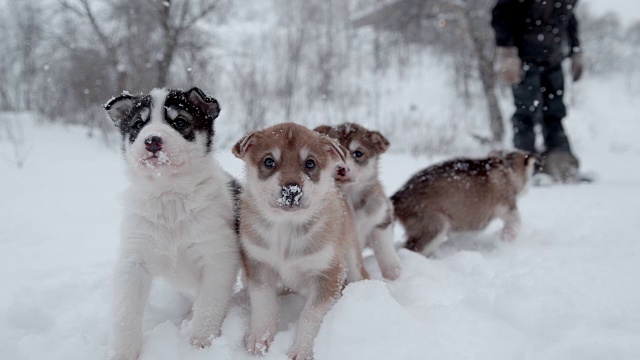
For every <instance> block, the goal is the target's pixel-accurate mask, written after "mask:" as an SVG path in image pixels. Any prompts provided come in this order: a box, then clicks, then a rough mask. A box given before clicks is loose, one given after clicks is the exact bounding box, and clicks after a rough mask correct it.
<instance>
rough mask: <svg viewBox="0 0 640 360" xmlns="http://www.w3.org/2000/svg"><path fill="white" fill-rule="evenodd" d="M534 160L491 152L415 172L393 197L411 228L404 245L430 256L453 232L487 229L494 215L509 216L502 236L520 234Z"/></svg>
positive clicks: (398, 212) (399, 216) (398, 215)
mask: <svg viewBox="0 0 640 360" xmlns="http://www.w3.org/2000/svg"><path fill="white" fill-rule="evenodd" d="M535 162H536V159H535V157H533V156H531V155H529V154H527V153H524V152H511V153H508V154H501V153H492V155H491V156H489V158H486V159H480V160H472V159H458V160H452V161H447V162H444V163H442V164H438V165H434V166H431V167H428V168H426V169H425V170H422V171H421V172H419V173H417V174H415V175H414V176H413V177H412V178H411V179H410V180H409V181H408V182H407V183H406V184H405V185H404V186H403V187H402V188H401V189H400V190H398V192H396V193H395V194H394V195H393V196H392V197H391V201H392V202H393V206H394V210H395V216H396V218H397V219H398V220H399V221H400V223H402V225H403V226H404V228H405V230H406V233H407V242H406V244H405V247H406V248H408V249H410V250H413V251H417V252H421V253H423V254H425V255H430V254H432V253H433V251H434V250H435V249H436V248H437V247H438V246H439V245H440V244H442V243H443V242H445V241H446V240H447V234H448V233H449V232H452V231H474V230H482V229H484V228H485V227H486V226H487V225H488V224H489V222H491V221H492V220H493V219H495V218H499V219H502V220H503V221H504V228H503V229H502V238H503V239H505V240H513V239H515V237H516V235H517V233H518V230H519V227H520V214H519V212H518V207H517V205H516V200H517V198H518V196H519V195H522V194H524V193H525V192H526V191H525V190H526V189H527V184H528V182H529V180H530V179H531V175H532V174H533V168H534V166H535Z"/></svg>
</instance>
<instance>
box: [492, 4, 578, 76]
mask: <svg viewBox="0 0 640 360" xmlns="http://www.w3.org/2000/svg"><path fill="white" fill-rule="evenodd" d="M577 1H578V0H498V2H497V4H496V5H495V6H494V8H493V13H492V15H493V16H492V19H491V26H493V29H494V30H495V33H496V45H498V46H515V47H517V48H518V54H519V55H520V58H521V59H522V60H523V61H524V62H528V63H533V64H537V65H543V66H554V65H558V64H560V63H561V62H562V60H563V59H564V58H565V57H567V56H571V55H572V54H573V52H574V51H579V48H580V41H579V40H578V21H577V20H576V18H575V16H574V13H573V10H574V8H575V6H576V3H577Z"/></svg>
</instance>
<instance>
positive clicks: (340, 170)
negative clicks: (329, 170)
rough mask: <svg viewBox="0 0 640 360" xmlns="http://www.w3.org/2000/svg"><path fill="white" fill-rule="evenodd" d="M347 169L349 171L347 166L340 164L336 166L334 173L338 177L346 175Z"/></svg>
mask: <svg viewBox="0 0 640 360" xmlns="http://www.w3.org/2000/svg"><path fill="white" fill-rule="evenodd" d="M349 171H350V170H349V168H346V167H344V166H340V165H338V166H336V174H337V176H339V177H346V176H347V174H348V173H349Z"/></svg>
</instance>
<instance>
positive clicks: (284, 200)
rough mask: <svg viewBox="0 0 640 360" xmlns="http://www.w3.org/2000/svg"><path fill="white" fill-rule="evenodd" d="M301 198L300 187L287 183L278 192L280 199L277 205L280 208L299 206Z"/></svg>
mask: <svg viewBox="0 0 640 360" xmlns="http://www.w3.org/2000/svg"><path fill="white" fill-rule="evenodd" d="M301 197H302V187H301V186H300V184H297V183H289V184H286V185H284V186H283V187H282V189H281V190H280V198H279V199H278V204H279V205H280V206H289V207H294V206H300V198H301Z"/></svg>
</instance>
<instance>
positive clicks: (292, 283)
mask: <svg viewBox="0 0 640 360" xmlns="http://www.w3.org/2000/svg"><path fill="white" fill-rule="evenodd" d="M233 153H234V154H235V156H236V157H238V158H240V159H242V160H243V161H244V162H245V165H246V167H245V168H246V174H247V183H246V186H244V188H243V193H242V194H241V196H240V244H241V250H242V256H243V264H244V270H245V275H246V285H247V289H248V292H249V298H250V302H251V322H250V326H249V329H248V332H247V335H246V338H245V340H246V347H247V351H248V352H249V353H251V354H264V353H265V352H266V351H267V350H268V348H269V346H270V344H271V342H272V341H273V337H274V335H275V332H276V323H277V319H278V305H277V302H276V299H277V286H278V281H281V282H282V283H283V284H284V285H285V286H286V287H287V288H290V289H292V290H294V291H297V292H299V293H301V294H302V295H304V296H306V298H307V301H306V305H305V307H304V310H303V311H302V314H301V316H300V320H299V322H298V329H297V332H296V338H295V341H294V343H293V346H291V348H290V350H289V353H288V355H289V358H291V359H296V360H302V359H312V358H313V342H314V339H315V337H316V335H317V333H318V330H319V329H320V324H321V323H322V319H323V317H324V315H325V314H326V313H327V311H328V310H329V308H330V307H331V305H332V304H333V302H334V301H335V300H336V299H337V298H338V297H339V295H340V292H341V289H342V287H343V283H344V280H345V277H347V280H348V281H355V280H360V279H362V278H364V277H365V275H363V269H364V268H363V267H362V262H361V258H359V257H358V256H357V255H359V253H360V252H359V249H358V246H357V243H356V241H357V239H356V236H355V230H354V227H353V219H352V218H351V216H350V212H349V211H348V210H347V205H346V203H345V201H344V199H342V196H341V194H340V192H339V190H338V189H337V188H336V186H335V183H334V179H333V172H334V169H335V168H336V166H337V165H338V164H341V165H342V166H344V161H345V157H346V151H345V150H344V149H343V148H342V147H341V146H340V145H339V144H338V143H337V142H336V141H335V140H333V139H331V138H329V137H326V136H322V135H320V134H318V133H316V132H314V131H312V130H310V129H307V128H306V127H304V126H301V125H297V124H293V123H284V124H280V125H276V126H273V127H270V128H267V129H264V130H262V131H256V132H253V133H251V134H248V135H247V136H245V137H244V138H243V139H241V140H240V141H239V142H238V143H237V144H236V145H235V146H234V148H233ZM347 273H348V274H347Z"/></svg>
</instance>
